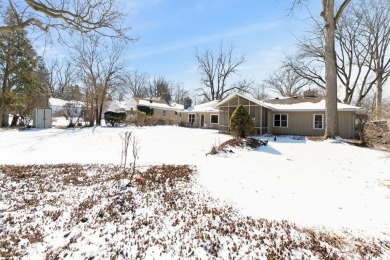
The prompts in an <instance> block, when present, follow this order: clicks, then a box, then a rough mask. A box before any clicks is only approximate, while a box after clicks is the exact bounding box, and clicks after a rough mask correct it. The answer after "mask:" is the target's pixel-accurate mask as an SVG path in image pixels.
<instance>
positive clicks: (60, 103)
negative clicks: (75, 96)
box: [49, 97, 85, 117]
mask: <svg viewBox="0 0 390 260" xmlns="http://www.w3.org/2000/svg"><path fill="white" fill-rule="evenodd" d="M49 106H50V108H51V109H52V113H53V116H55V115H56V114H61V115H62V114H63V115H65V116H72V117H78V116H81V114H82V111H83V110H84V108H85V104H84V102H81V101H76V100H70V101H67V100H63V99H59V98H53V97H51V98H49Z"/></svg>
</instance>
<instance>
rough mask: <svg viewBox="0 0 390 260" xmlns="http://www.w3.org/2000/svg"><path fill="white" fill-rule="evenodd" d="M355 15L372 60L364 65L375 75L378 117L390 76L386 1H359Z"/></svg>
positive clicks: (389, 9) (389, 14) (389, 15)
mask: <svg viewBox="0 0 390 260" xmlns="http://www.w3.org/2000/svg"><path fill="white" fill-rule="evenodd" d="M355 14H356V15H357V16H358V19H361V20H362V21H363V26H362V29H361V30H360V33H361V34H362V35H363V36H364V38H365V42H364V43H365V44H364V46H365V48H366V51H367V52H368V53H369V54H370V56H371V58H372V60H370V61H369V62H366V65H367V68H368V69H371V70H373V71H374V73H375V84H376V95H375V109H376V111H375V112H376V115H377V117H380V116H381V108H382V95H383V86H384V84H385V82H386V81H387V79H388V78H389V75H390V58H389V47H390V46H389V44H390V26H388V25H389V24H390V5H389V2H388V1H386V0H372V1H362V0H361V1H360V2H359V6H358V9H357V12H355Z"/></svg>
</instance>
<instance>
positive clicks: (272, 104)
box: [217, 93, 361, 112]
mask: <svg viewBox="0 0 390 260" xmlns="http://www.w3.org/2000/svg"><path fill="white" fill-rule="evenodd" d="M234 97H242V98H245V99H247V100H249V101H251V102H253V103H255V104H258V105H260V106H263V107H265V108H268V109H271V110H273V111H297V112H298V111H302V112H303V111H325V99H324V98H323V97H292V98H274V99H266V100H264V101H260V100H257V99H254V98H252V97H248V96H245V95H242V94H240V93H233V94H231V95H229V96H228V97H227V98H225V99H224V100H222V101H221V102H219V103H218V104H217V107H219V106H222V105H224V104H226V102H228V101H229V100H231V99H233V98H234ZM337 110H338V111H360V110H361V108H360V107H357V106H352V105H348V104H344V103H341V102H338V103H337Z"/></svg>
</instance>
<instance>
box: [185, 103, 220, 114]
mask: <svg viewBox="0 0 390 260" xmlns="http://www.w3.org/2000/svg"><path fill="white" fill-rule="evenodd" d="M218 103H219V101H218V100H213V101H209V102H206V103H203V104H199V105H195V106H191V107H188V108H187V109H186V110H187V111H189V112H194V113H195V112H219V110H218V109H216V108H215V107H216V106H217V105H218Z"/></svg>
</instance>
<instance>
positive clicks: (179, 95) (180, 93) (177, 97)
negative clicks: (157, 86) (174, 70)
mask: <svg viewBox="0 0 390 260" xmlns="http://www.w3.org/2000/svg"><path fill="white" fill-rule="evenodd" d="M172 96H173V100H174V101H175V102H184V99H186V98H188V97H189V96H190V93H189V92H188V90H186V89H185V88H184V86H183V83H180V82H177V83H176V84H175V85H174V89H173V94H172Z"/></svg>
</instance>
